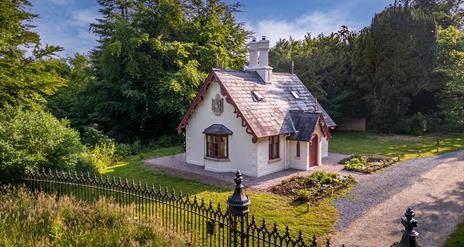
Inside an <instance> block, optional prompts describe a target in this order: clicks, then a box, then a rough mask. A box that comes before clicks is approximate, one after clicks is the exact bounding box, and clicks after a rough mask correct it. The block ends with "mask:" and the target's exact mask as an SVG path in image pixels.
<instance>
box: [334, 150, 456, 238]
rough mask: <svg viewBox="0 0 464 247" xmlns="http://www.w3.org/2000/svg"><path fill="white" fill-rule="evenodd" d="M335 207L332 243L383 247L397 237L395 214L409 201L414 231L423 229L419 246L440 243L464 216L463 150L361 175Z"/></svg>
mask: <svg viewBox="0 0 464 247" xmlns="http://www.w3.org/2000/svg"><path fill="white" fill-rule="evenodd" d="M335 206H336V207H337V208H338V210H339V217H340V218H339V222H338V225H337V231H338V232H337V234H336V235H335V237H334V239H335V240H336V242H339V243H345V244H347V246H360V245H359V243H360V242H362V243H363V244H362V246H384V245H385V246H386V245H389V244H391V243H393V242H392V241H399V238H400V237H401V233H400V230H401V228H402V226H401V224H400V221H399V219H400V217H401V216H402V214H403V213H404V210H405V209H406V207H409V206H411V207H412V208H413V209H415V210H416V218H417V219H418V221H419V228H418V231H419V232H420V233H421V231H420V230H423V232H422V234H421V236H420V239H421V240H423V242H421V244H422V246H440V245H441V244H443V241H444V239H445V238H446V236H447V235H448V234H449V233H451V232H452V230H453V228H454V227H455V225H456V224H457V223H459V222H460V221H462V220H464V210H463V209H464V151H458V152H452V153H447V154H443V155H439V156H436V157H430V158H420V159H415V160H410V161H405V162H402V163H401V164H398V165H395V166H393V167H390V168H388V169H386V170H385V171H383V172H381V173H379V174H373V175H370V176H367V177H364V178H363V180H362V182H361V183H359V184H358V185H357V186H356V187H355V188H354V189H353V190H352V191H351V192H350V193H348V194H347V195H346V196H344V197H343V198H339V199H337V200H335ZM366 240H367V241H366Z"/></svg>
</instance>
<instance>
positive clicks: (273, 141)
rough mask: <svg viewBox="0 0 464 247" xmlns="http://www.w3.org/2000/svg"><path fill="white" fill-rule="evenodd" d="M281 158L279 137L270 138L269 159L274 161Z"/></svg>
mask: <svg viewBox="0 0 464 247" xmlns="http://www.w3.org/2000/svg"><path fill="white" fill-rule="evenodd" d="M278 158H279V136H278V135H277V136H270V137H269V159H270V160H274V159H278Z"/></svg>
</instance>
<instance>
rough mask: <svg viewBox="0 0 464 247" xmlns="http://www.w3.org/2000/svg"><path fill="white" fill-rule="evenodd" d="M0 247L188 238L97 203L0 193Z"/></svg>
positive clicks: (162, 242) (182, 241)
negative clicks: (138, 220)
mask: <svg viewBox="0 0 464 247" xmlns="http://www.w3.org/2000/svg"><path fill="white" fill-rule="evenodd" d="M0 201H1V202H2V203H1V204H0V243H1V244H0V245H1V246H11V247H13V246H191V245H188V244H192V243H189V240H188V237H187V236H183V235H180V234H178V233H173V232H172V231H169V230H167V229H164V228H162V227H160V226H159V225H157V224H156V223H155V222H144V223H143V224H141V223H138V222H137V221H135V220H134V219H131V218H129V217H128V215H130V210H131V209H130V208H120V207H119V206H118V205H116V204H114V203H112V202H111V201H108V200H105V199H104V198H102V199H100V200H99V201H97V202H96V203H84V202H79V201H76V200H75V199H73V198H71V197H67V196H63V197H60V198H56V197H53V196H50V195H48V194H44V193H40V194H33V193H31V192H29V191H27V190H26V189H15V188H13V187H8V188H7V187H3V188H1V191H0Z"/></svg>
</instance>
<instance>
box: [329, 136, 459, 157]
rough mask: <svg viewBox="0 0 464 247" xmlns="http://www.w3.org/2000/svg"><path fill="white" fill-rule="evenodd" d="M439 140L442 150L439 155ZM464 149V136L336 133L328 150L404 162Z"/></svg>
mask: <svg viewBox="0 0 464 247" xmlns="http://www.w3.org/2000/svg"><path fill="white" fill-rule="evenodd" d="M437 139H440V149H439V152H437ZM459 149H464V133H453V134H429V135H425V136H402V135H382V134H375V133H365V132H336V133H333V136H332V139H331V140H330V144H329V151H330V152H336V153H344V154H366V155H383V156H388V157H398V156H400V157H401V159H402V160H408V159H414V158H417V157H419V155H418V153H419V152H420V157H429V156H434V155H438V154H443V153H446V152H451V151H455V150H459Z"/></svg>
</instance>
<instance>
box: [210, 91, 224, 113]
mask: <svg viewBox="0 0 464 247" xmlns="http://www.w3.org/2000/svg"><path fill="white" fill-rule="evenodd" d="M211 111H212V112H213V113H214V115H216V116H221V114H222V113H223V112H224V99H223V98H221V95H219V94H216V97H214V98H213V99H212V100H211Z"/></svg>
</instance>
